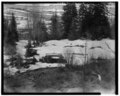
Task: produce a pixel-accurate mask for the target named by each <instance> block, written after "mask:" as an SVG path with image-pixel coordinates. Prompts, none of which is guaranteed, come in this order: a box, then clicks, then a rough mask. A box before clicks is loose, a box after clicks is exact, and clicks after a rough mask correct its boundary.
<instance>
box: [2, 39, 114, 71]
mask: <svg viewBox="0 0 120 96" xmlns="http://www.w3.org/2000/svg"><path fill="white" fill-rule="evenodd" d="M27 43H28V41H27V40H20V41H19V42H17V52H18V53H19V54H20V55H21V56H22V57H23V58H24V55H25V53H26V48H25V46H26V45H27ZM85 45H87V47H86V54H87V61H88V62H89V60H90V59H91V58H94V59H97V58H104V59H112V58H115V41H114V40H110V39H103V40H101V41H97V40H96V41H91V40H87V41H86V40H74V41H69V40H67V39H64V40H51V41H47V42H45V44H44V45H43V46H42V47H35V48H33V49H35V50H37V53H38V54H39V55H38V56H35V58H36V59H37V60H38V61H39V59H40V58H42V57H43V56H45V55H46V54H48V53H59V54H62V55H63V56H64V58H66V59H67V58H68V57H70V55H71V56H72V53H75V54H76V55H73V64H77V65H82V64H84V62H85V58H84V57H85V55H84V54H85ZM77 54H78V55H77ZM79 54H81V55H79ZM7 58H8V56H4V62H5V60H6V59H7ZM46 67H64V65H60V64H48V63H41V62H37V63H36V64H35V65H30V67H29V68H28V69H21V70H20V71H21V72H24V71H26V70H34V69H38V68H46ZM9 69H11V70H14V68H9ZM15 70H16V69H15Z"/></svg>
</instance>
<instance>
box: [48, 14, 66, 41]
mask: <svg viewBox="0 0 120 96" xmlns="http://www.w3.org/2000/svg"><path fill="white" fill-rule="evenodd" d="M63 32H64V28H63V24H62V22H61V21H60V18H59V17H58V16H57V13H56V12H55V14H53V16H52V17H51V25H50V35H51V39H55V40H58V39H61V37H62V35H63Z"/></svg>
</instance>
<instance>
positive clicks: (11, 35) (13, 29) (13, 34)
mask: <svg viewBox="0 0 120 96" xmlns="http://www.w3.org/2000/svg"><path fill="white" fill-rule="evenodd" d="M17 41H18V33H17V25H16V21H15V17H14V14H13V13H12V18H11V21H10V24H9V28H8V34H7V44H10V45H15V42H17Z"/></svg>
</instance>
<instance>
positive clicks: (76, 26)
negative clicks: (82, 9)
mask: <svg viewBox="0 0 120 96" xmlns="http://www.w3.org/2000/svg"><path fill="white" fill-rule="evenodd" d="M80 35H81V30H80V21H79V17H78V16H77V17H75V18H74V19H73V21H72V24H71V27H70V33H69V37H68V39H69V40H75V39H79V38H80Z"/></svg>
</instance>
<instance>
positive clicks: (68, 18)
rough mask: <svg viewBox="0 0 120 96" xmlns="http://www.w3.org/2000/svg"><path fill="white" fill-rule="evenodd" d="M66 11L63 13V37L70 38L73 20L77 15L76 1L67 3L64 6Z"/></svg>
mask: <svg viewBox="0 0 120 96" xmlns="http://www.w3.org/2000/svg"><path fill="white" fill-rule="evenodd" d="M63 10H64V13H63V15H62V20H63V25H64V31H65V32H64V35H63V38H68V35H69V33H70V27H71V24H72V20H73V19H74V17H76V16H77V9H76V5H75V3H67V4H66V5H65V6H64V7H63Z"/></svg>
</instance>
